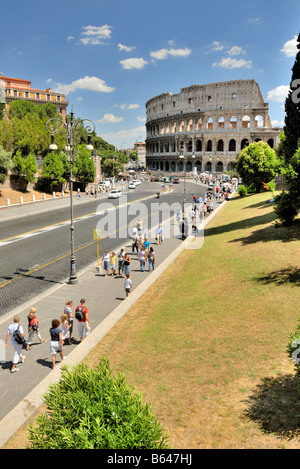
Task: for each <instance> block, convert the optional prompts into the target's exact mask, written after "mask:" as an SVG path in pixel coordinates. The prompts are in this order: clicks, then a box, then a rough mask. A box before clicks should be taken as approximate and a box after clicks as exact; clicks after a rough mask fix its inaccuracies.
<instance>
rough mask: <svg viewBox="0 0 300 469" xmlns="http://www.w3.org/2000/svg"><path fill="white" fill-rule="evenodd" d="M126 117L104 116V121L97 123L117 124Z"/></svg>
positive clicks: (100, 120)
mask: <svg viewBox="0 0 300 469" xmlns="http://www.w3.org/2000/svg"><path fill="white" fill-rule="evenodd" d="M123 120H124V117H116V116H114V114H109V113H108V114H104V116H103V117H102V119H99V120H97V122H101V123H108V124H117V123H118V122H122V121H123Z"/></svg>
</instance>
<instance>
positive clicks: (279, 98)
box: [267, 85, 290, 103]
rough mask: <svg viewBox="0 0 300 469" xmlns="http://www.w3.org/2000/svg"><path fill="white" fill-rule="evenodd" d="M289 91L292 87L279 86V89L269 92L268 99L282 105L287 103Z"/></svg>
mask: <svg viewBox="0 0 300 469" xmlns="http://www.w3.org/2000/svg"><path fill="white" fill-rule="evenodd" d="M289 89H290V87H289V86H288V85H280V86H277V88H274V89H273V90H270V91H269V92H268V96H267V99H268V100H269V101H275V102H277V103H282V102H283V101H285V98H286V97H287V94H288V92H289Z"/></svg>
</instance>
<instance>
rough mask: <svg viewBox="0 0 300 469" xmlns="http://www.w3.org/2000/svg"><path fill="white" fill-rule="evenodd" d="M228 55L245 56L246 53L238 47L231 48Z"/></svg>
mask: <svg viewBox="0 0 300 469" xmlns="http://www.w3.org/2000/svg"><path fill="white" fill-rule="evenodd" d="M227 53H228V54H229V55H241V54H245V53H246V51H244V49H242V48H241V47H239V46H233V47H232V48H231V49H230V50H229V51H228V52H227Z"/></svg>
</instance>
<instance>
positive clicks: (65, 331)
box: [60, 314, 71, 345]
mask: <svg viewBox="0 0 300 469" xmlns="http://www.w3.org/2000/svg"><path fill="white" fill-rule="evenodd" d="M60 323H61V338H62V341H63V343H65V341H66V340H67V339H68V344H69V345H71V340H70V331H69V329H70V325H69V321H68V316H67V315H66V314H62V315H61V317H60Z"/></svg>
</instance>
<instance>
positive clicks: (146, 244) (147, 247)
mask: <svg viewBox="0 0 300 469" xmlns="http://www.w3.org/2000/svg"><path fill="white" fill-rule="evenodd" d="M144 248H145V253H146V254H147V253H148V252H149V248H150V241H149V239H148V238H145V241H144Z"/></svg>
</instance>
